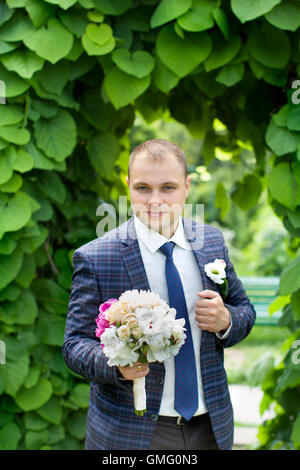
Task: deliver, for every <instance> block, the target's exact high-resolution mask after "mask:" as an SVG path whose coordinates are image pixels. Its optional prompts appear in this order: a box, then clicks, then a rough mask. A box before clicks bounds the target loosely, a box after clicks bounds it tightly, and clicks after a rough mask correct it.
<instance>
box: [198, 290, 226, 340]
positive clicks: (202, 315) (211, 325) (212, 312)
mask: <svg viewBox="0 0 300 470" xmlns="http://www.w3.org/2000/svg"><path fill="white" fill-rule="evenodd" d="M198 296H199V297H200V300H197V302H196V308H195V318H196V321H197V325H198V327H199V328H201V330H206V331H210V332H212V333H218V332H220V331H222V332H223V330H227V328H228V327H229V326H230V313H229V310H228V309H227V308H226V307H225V305H224V303H223V299H222V297H221V296H220V294H218V292H215V291H212V290H203V291H202V292H198Z"/></svg>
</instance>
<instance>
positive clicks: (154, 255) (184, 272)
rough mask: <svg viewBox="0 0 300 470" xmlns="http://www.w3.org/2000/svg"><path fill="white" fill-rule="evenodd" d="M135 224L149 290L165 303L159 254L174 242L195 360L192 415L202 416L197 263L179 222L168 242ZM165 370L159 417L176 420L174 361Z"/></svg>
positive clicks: (139, 222) (199, 286) (205, 409)
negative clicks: (195, 397)
mask: <svg viewBox="0 0 300 470" xmlns="http://www.w3.org/2000/svg"><path fill="white" fill-rule="evenodd" d="M134 222H135V229H136V234H137V240H138V243H139V247H140V251H141V255H142V259H143V263H144V266H145V271H146V274H147V278H148V281H149V285H150V289H151V291H153V292H155V293H156V294H158V295H159V296H160V297H161V298H162V299H163V300H165V301H166V302H167V303H168V301H169V296H168V287H167V282H166V276H165V261H166V257H165V255H164V254H163V253H161V252H160V251H158V250H159V248H160V247H161V246H162V245H163V244H164V243H166V242H167V241H173V242H174V243H175V247H174V251H173V260H174V263H175V265H176V267H177V269H178V272H179V274H180V278H181V282H182V286H183V290H184V295H185V300H186V305H187V310H188V314H189V321H190V325H191V332H192V339H193V345H194V352H195V359H196V369H197V380H198V410H197V411H196V412H195V416H196V415H198V414H202V413H205V412H206V411H207V408H206V404H205V399H204V393H203V387H202V379H201V368H200V343H201V329H200V328H199V327H198V326H197V323H196V319H195V307H196V302H197V300H198V299H199V298H200V297H199V296H198V295H197V293H198V292H200V291H202V290H203V286H202V279H201V274H200V270H199V267H198V265H197V261H196V259H195V256H194V254H193V251H192V250H191V249H190V248H189V243H188V242H187V240H186V238H185V235H184V230H183V224H182V219H181V218H180V219H179V224H178V227H177V230H176V232H175V233H174V235H173V236H172V237H171V238H170V240H167V238H165V237H164V236H163V235H161V234H160V233H158V232H156V231H155V230H151V229H149V228H148V227H147V226H146V225H145V224H144V223H143V222H142V221H141V220H140V219H139V218H138V217H137V216H134ZM164 366H165V371H166V373H165V381H164V387H163V395H162V400H161V406H160V411H159V414H160V415H165V416H179V413H178V412H177V411H176V410H175V408H174V390H175V365H174V357H172V358H171V359H168V360H166V361H164Z"/></svg>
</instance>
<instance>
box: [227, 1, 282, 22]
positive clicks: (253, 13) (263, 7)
mask: <svg viewBox="0 0 300 470" xmlns="http://www.w3.org/2000/svg"><path fill="white" fill-rule="evenodd" d="M280 2H281V0H231V8H232V11H233V13H234V14H235V15H236V16H237V17H238V19H239V20H240V21H241V22H242V23H245V22H246V21H251V20H254V19H255V18H258V17H259V16H262V15H264V14H265V13H268V12H269V11H271V10H272V8H274V7H275V6H276V5H278V3H280Z"/></svg>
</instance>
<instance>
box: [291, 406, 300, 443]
mask: <svg viewBox="0 0 300 470" xmlns="http://www.w3.org/2000/svg"><path fill="white" fill-rule="evenodd" d="M291 439H292V441H294V444H295V445H298V446H299V444H300V414H298V416H297V418H296V420H295V422H294V423H293V429H292V434H291Z"/></svg>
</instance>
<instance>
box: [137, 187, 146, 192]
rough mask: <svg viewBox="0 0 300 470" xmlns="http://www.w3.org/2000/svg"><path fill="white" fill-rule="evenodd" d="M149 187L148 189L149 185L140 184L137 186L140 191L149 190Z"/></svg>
mask: <svg viewBox="0 0 300 470" xmlns="http://www.w3.org/2000/svg"><path fill="white" fill-rule="evenodd" d="M147 189H148V188H147V186H138V187H137V190H138V191H144V190H147Z"/></svg>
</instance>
